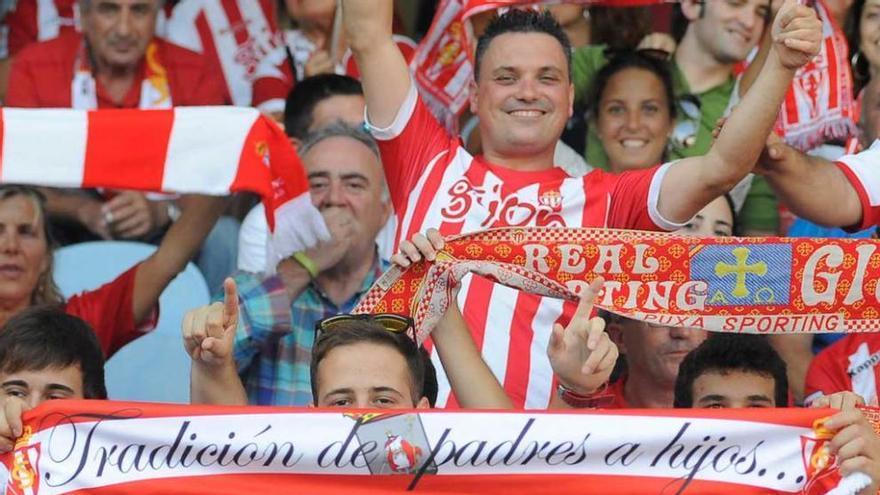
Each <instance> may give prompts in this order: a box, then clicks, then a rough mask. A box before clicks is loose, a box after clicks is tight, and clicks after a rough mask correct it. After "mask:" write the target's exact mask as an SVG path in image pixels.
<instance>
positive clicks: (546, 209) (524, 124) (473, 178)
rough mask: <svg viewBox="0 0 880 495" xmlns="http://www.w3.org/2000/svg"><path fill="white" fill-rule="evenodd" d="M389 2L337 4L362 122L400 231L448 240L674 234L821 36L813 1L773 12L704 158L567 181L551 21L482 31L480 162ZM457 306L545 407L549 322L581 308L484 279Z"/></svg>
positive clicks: (557, 43)
mask: <svg viewBox="0 0 880 495" xmlns="http://www.w3.org/2000/svg"><path fill="white" fill-rule="evenodd" d="M392 3H393V2H392V1H391V0H343V1H342V5H343V22H344V26H345V31H346V35H347V36H348V39H349V44H350V46H351V49H352V51H353V53H354V55H355V57H356V59H357V63H358V67H360V69H361V76H362V82H363V85H364V93H365V96H366V101H367V115H366V118H367V126H368V127H369V128H370V130H371V132H372V133H373V135H374V136H375V137H376V138H377V140H378V141H379V145H380V149H381V150H382V158H383V164H384V167H385V175H386V177H387V178H388V182H389V189H390V191H391V199H392V201H393V203H394V207H395V211H396V214H397V215H398V220H399V232H398V239H407V238H410V237H412V235H413V234H414V233H416V232H422V231H424V230H426V229H428V228H431V227H434V228H438V229H439V230H440V232H441V233H442V234H443V235H452V234H458V233H461V232H469V231H474V230H481V229H486V228H490V227H503V226H547V227H562V226H568V227H608V228H624V229H641V230H674V229H677V228H679V227H680V226H681V225H682V224H684V223H685V222H687V221H688V220H689V219H690V218H691V217H692V216H693V215H694V214H695V213H697V212H698V211H699V210H700V209H701V208H702V207H703V206H705V205H706V204H707V203H709V202H710V201H712V200H713V199H715V198H716V197H718V196H719V195H721V194H723V193H724V192H726V191H728V190H729V189H730V188H732V187H733V186H734V185H735V184H736V183H737V182H738V181H739V180H740V179H742V177H744V176H745V175H746V174H747V173H748V172H750V171H751V169H752V167H753V165H754V163H755V161H756V160H757V158H758V156H759V154H760V152H761V149H762V146H763V143H764V140H765V139H766V137H767V134H768V133H769V131H770V129H771V127H772V125H773V123H774V121H775V119H776V113H777V111H776V109H778V108H779V105H780V103H781V101H782V98H783V96H784V94H785V92H786V90H787V88H788V85H789V83H790V81H791V79H792V76H793V74H794V71H795V70H796V69H797V68H798V67H800V66H801V65H802V64H803V63H805V62H806V61H808V60H809V59H810V58H811V57H812V56H813V55H814V54H815V53H817V51H818V47H819V39H820V37H821V33H820V25H819V21H818V20H817V19H816V16H815V13H814V12H813V11H812V9H809V8H807V7H804V6H799V5H797V4H796V2H795V1H794V0H787V1H786V3H785V5H783V7H782V9H781V10H780V13H779V15H778V16H777V17H776V19H775V20H774V25H773V28H772V29H773V36H774V41H775V42H774V50H772V52H771V54H770V56H769V57H768V59H767V61H766V63H765V65H764V67H763V69H762V71H761V74H760V75H759V76H758V79H757V80H756V82H755V85H756V87H757V89H756V90H755V91H750V92H749V93H748V95H747V96H746V97H745V98H744V99H743V101H742V103H741V104H740V105H739V106H738V108H737V109H736V110H735V111H734V112H733V114H732V115H731V117H730V119H729V120H728V122H727V125H726V126H725V128H724V129H723V130H722V132H721V134H720V136H719V137H718V140H717V141H716V143H715V145H714V146H713V147H712V148H711V149H710V150H709V152H708V153H707V154H706V155H705V156H701V157H691V158H686V159H683V160H679V161H677V162H674V163H667V164H658V165H657V166H655V167H653V168H650V169H648V170H644V171H634V172H628V173H625V174H621V175H610V174H607V173H605V172H602V171H594V172H591V173H589V174H587V175H586V176H584V177H582V178H573V177H569V176H568V175H567V174H566V173H565V172H563V171H562V170H561V169H559V168H555V167H554V163H553V152H554V148H555V145H556V142H557V141H558V140H559V137H560V135H561V133H562V129H563V127H564V126H565V122H566V121H567V120H568V118H569V116H570V115H571V112H572V99H573V87H572V84H571V77H570V65H571V62H570V53H571V50H570V45H569V42H568V39H567V38H566V36H565V34H564V33H563V32H562V31H561V29H560V27H559V25H558V24H557V23H556V21H555V20H554V19H553V18H552V16H550V15H549V14H546V13H537V12H534V11H531V10H528V11H520V10H512V11H510V12H508V13H506V14H504V15H502V16H500V17H498V18H497V19H495V20H494V21H493V22H492V23H491V24H490V25H489V27H488V28H487V29H486V31H485V33H484V34H483V36H482V37H481V38H480V40H479V42H478V44H477V47H476V54H475V70H474V78H475V80H473V81H470V82H468V83H469V84H470V86H471V91H470V93H471V101H470V105H471V111H472V112H473V113H474V114H476V115H477V116H479V118H480V134H481V136H482V137H483V151H484V154H483V155H480V156H476V157H474V156H471V155H469V154H468V153H467V151H465V149H464V148H463V147H462V146H461V144H460V142H459V140H458V138H457V137H452V136H449V135H448V134H446V132H445V131H444V129H443V128H442V127H441V126H440V124H439V123H437V122H436V121H435V119H434V118H433V117H432V116H431V113H430V111H429V110H428V108H427V107H426V106H425V104H424V103H423V102H422V101H421V100H420V99H419V97H418V94H417V91H416V89H415V85H414V84H413V81H412V79H411V77H410V74H409V71H408V69H407V64H406V63H405V61H404V59H403V56H402V55H401V54H400V52H399V50H398V49H397V47H396V45H395V44H394V42H393V40H392V38H391V19H392ZM458 82H459V83H461V84H464V83H465V81H458ZM624 144H626V143H624ZM459 303H460V304H461V307H462V310H463V313H464V315H465V320H466V322H467V324H468V326H469V328H470V329H471V332H472V334H473V336H474V340H475V341H476V342H478V343H481V344H482V351H483V356H484V358H485V359H486V362H487V363H488V364H489V367H490V368H491V369H492V371H493V373H494V374H495V376H496V377H498V379H499V381H501V382H502V383H503V385H504V388H505V389H506V390H507V392H508V394H509V395H510V396H511V399H512V400H513V403H514V406H516V407H523V406H526V407H541V408H543V407H546V406H547V404H548V403H549V401H550V399H551V388H552V387H551V384H552V369H551V366H550V363H549V361H548V359H547V357H546V355H545V349H546V343H547V342H548V340H549V333H550V329H552V328H553V324H554V323H555V322H557V321H559V322H562V323H563V324H564V323H565V322H567V321H568V320H569V319H570V317H571V316H572V315H573V314H574V311H575V305H573V304H563V302H562V301H559V300H553V299H549V298H540V297H537V296H532V295H528V294H522V293H517V292H516V291H515V290H513V289H509V288H505V287H502V286H498V285H493V284H492V283H491V282H488V281H487V280H485V279H480V278H477V277H472V278H468V279H466V280H465V281H464V284H463V286H462V290H461V293H460V297H459ZM508 357H510V359H508ZM441 380H442V374H441ZM448 397H449V387H445V386H443V385H441V396H440V397H439V398H438V404H439V405H443V404H454V400H447V399H448Z"/></svg>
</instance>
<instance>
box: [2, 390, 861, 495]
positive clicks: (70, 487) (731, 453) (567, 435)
mask: <svg viewBox="0 0 880 495" xmlns="http://www.w3.org/2000/svg"><path fill="white" fill-rule="evenodd" d="M834 412H835V411H833V410H830V409H740V410H732V409H727V410H724V409H713V410H707V409H703V410H685V409H679V410H672V409H670V410H620V411H614V412H602V411H590V410H582V411H578V412H571V413H563V412H499V411H492V412H442V411H429V410H404V411H389V410H384V411H376V412H360V413H352V412H345V411H337V410H329V409H325V410H318V409H293V408H278V407H259V408H257V407H211V406H180V405H159V404H146V403H122V402H109V401H93V400H89V401H46V402H44V403H43V404H42V405H40V406H39V407H38V408H36V409H34V410H32V411H29V412H27V413H25V416H24V421H25V427H24V433H23V435H22V436H21V437H20V438H19V439H18V440H17V442H16V444H15V449H14V450H13V452H11V453H9V454H7V455H5V456H0V489H2V490H3V491H2V493H3V494H5V495H25V494H26V495H55V494H65V493H82V494H110V493H113V494H120V495H126V494H131V495H134V494H140V493H176V494H197V493H216V494H236V495H237V494H240V493H265V494H276V493H277V494H283V493H318V494H324V493H326V494H331V493H378V492H382V493H387V492H405V491H407V490H411V491H414V492H415V493H425V494H432V493H449V492H450V491H458V490H460V489H461V487H463V486H467V487H468V491H469V492H470V493H483V492H486V493H490V492H492V493H510V494H529V493H536V492H543V491H544V490H546V487H547V486H551V484H552V486H553V487H554V493H560V494H566V493H584V487H589V486H602V487H603V489H602V493H606V494H620V495H623V494H626V495H640V494H656V493H678V494H684V493H699V494H734V493H735V494H765V493H802V494H824V493H834V494H835V495H853V494H855V493H857V492H858V491H859V490H861V489H863V488H864V487H865V486H867V484H866V478H867V477H866V476H864V475H861V474H859V473H856V474H855V475H850V476H847V477H846V478H844V479H843V480H841V479H840V475H839V473H838V471H837V464H836V459H835V458H834V456H832V455H830V454H829V451H828V444H829V441H830V439H831V438H832V436H833V434H832V432H830V431H829V430H827V429H826V428H824V426H823V420H824V418H827V417H828V416H830V415H831V414H833V413H834ZM600 483H601V485H599V484H600ZM835 487H836V488H835ZM829 489H832V490H833V491H831V492H829V491H828V490H829Z"/></svg>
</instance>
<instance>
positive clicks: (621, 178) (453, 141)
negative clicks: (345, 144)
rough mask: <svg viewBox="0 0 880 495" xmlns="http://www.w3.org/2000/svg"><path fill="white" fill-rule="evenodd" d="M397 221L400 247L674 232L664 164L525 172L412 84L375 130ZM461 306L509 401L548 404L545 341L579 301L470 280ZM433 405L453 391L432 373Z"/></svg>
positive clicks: (465, 284)
mask: <svg viewBox="0 0 880 495" xmlns="http://www.w3.org/2000/svg"><path fill="white" fill-rule="evenodd" d="M370 127H371V131H372V133H373V135H374V136H376V138H377V140H378V142H379V148H380V150H381V152H382V164H383V166H384V168H385V177H386V179H387V181H388V189H389V191H390V193H391V199H392V202H393V203H394V210H395V213H396V215H397V219H398V233H397V236H398V237H397V240H398V241H397V242H398V243H399V241H400V239H401V238H404V239H409V238H411V237H412V235H413V234H414V233H416V232H424V231H425V230H426V229H428V228H431V227H434V228H437V229H439V230H440V232H441V233H442V234H444V235H455V234H460V233H463V232H473V231H477V230H483V229H488V228H492V227H505V226H545V227H566V226H567V227H608V228H618V229H635V230H674V229H677V228H679V227H680V226H679V225H676V224H673V223H671V222H668V221H666V220H664V219H663V218H662V216H661V215H660V213H659V211H658V209H657V202H658V198H659V193H660V185H661V183H662V179H663V176H664V174H665V173H666V171H667V170H668V168H669V166H668V165H662V166H656V167H652V168H650V169H647V170H638V171H632V172H625V173H623V174H618V175H615V174H610V173H607V172H604V171H601V170H596V171H593V172H590V173H589V174H587V175H585V176H584V177H571V176H569V175H568V174H566V173H565V171H563V170H562V169H560V168H551V169H549V170H541V171H536V172H523V171H518V170H513V169H510V168H506V167H502V166H498V165H495V164H492V163H489V162H487V161H486V160H484V159H483V157H481V156H477V157H474V156H472V155H470V154H469V153H468V152H467V151H466V150H465V149H464V147H463V146H462V145H461V142H460V140H459V139H458V137H452V136H449V135H448V134H447V133H446V131H445V130H444V129H443V127H442V126H441V125H440V124H439V122H437V120H436V119H435V118H434V116H433V115H432V114H431V112H430V110H429V109H428V107H427V106H426V105H425V104H424V103H423V102H422V101H421V99H420V98H418V95H417V92H416V90H415V84H412V85H411V90H410V93H409V95H408V96H407V100H406V101H405V102H404V104H403V105H402V106H401V109H400V111H399V113H398V115H397V117H396V119H395V121H394V122H393V123H392V125H391V126H390V127H389V128H387V129H378V128H375V127H373V126H370ZM458 302H459V305H460V307H461V308H462V312H463V314H464V317H465V320H466V321H467V323H468V327H469V328H470V330H471V333H472V336H473V338H474V341H475V342H476V343H477V344H478V345H479V346H480V347H481V349H482V352H483V358H484V359H485V360H486V363H487V364H488V365H489V368H490V369H492V371H493V373H494V374H495V376H496V377H497V378H498V380H499V382H501V383H502V384H503V386H504V389H505V390H506V391H507V394H508V395H509V396H510V398H511V400H512V401H513V403H514V405H515V406H517V407H523V406H525V407H527V408H546V407H547V405H548V403H549V401H550V398H551V393H552V391H553V386H552V384H553V370H552V368H551V366H550V361H549V359H548V358H547V342H548V341H549V334H550V331H551V329H552V328H553V324H554V323H556V322H559V323H560V324H562V325H565V324H567V322H568V320H569V319H570V318H571V316H572V315H573V314H574V311H575V308H576V305H575V304H571V303H565V302H564V301H562V300H560V299H554V298H550V297H540V296H536V295H532V294H527V293H525V292H520V291H517V290H515V289H511V288H509V287H505V286H502V285H499V284H493V283H492V282H490V281H489V280H488V279H485V278H479V277H466V278H465V279H464V280H463V282H462V286H461V290H460V292H459V301H458ZM438 380H439V382H440V393H439V394H438V400H437V404H438V405H440V406H441V407H442V406H444V405H452V406H454V405H455V403H454V401H450V402H449V403H447V400H448V398H449V394H450V388H449V387H448V386H447V385H446V382H445V375H444V374H443V373H442V372H438Z"/></svg>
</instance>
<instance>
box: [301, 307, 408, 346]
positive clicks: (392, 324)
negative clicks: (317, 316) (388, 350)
mask: <svg viewBox="0 0 880 495" xmlns="http://www.w3.org/2000/svg"><path fill="white" fill-rule="evenodd" d="M352 321H366V322H370V323H376V324H377V325H379V326H381V327H382V328H384V329H385V330H387V331H389V332H391V333H395V334H401V333H402V334H405V335H406V336H407V337H410V338H411V339H412V340H413V342H415V341H416V335H415V322H413V319H412V318H409V317H407V316H401V315H397V314H394V313H376V314H344V315H336V316H331V317H329V318H324V319H323V320H318V322H317V323H315V331H316V332H318V333H321V332H324V333H326V332H332V331H333V330H334V329H335V328H338V327H339V326H340V325H344V324H346V323H349V322H352ZM410 330H412V331H410Z"/></svg>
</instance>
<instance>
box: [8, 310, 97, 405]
mask: <svg viewBox="0 0 880 495" xmlns="http://www.w3.org/2000/svg"><path fill="white" fill-rule="evenodd" d="M69 366H79V368H80V370H81V371H82V377H83V397H84V398H86V399H106V398H107V387H106V385H105V384H104V355H103V354H102V352H101V346H100V345H99V344H98V339H97V338H96V337H95V332H94V331H92V328H91V327H90V326H89V324H88V323H86V322H85V321H83V320H81V319H79V318H77V317H76V316H72V315H69V314H67V313H65V312H64V310H63V308H61V307H60V306H33V307H30V308H28V309H25V310H23V311H21V312H20V313H18V314H16V315H15V316H13V317H12V318H10V319H9V321H7V322H6V325H4V326H3V328H2V330H0V373H4V374H7V375H8V374H12V373H17V372H20V371H40V370H45V369H49V368H67V367H69Z"/></svg>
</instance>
